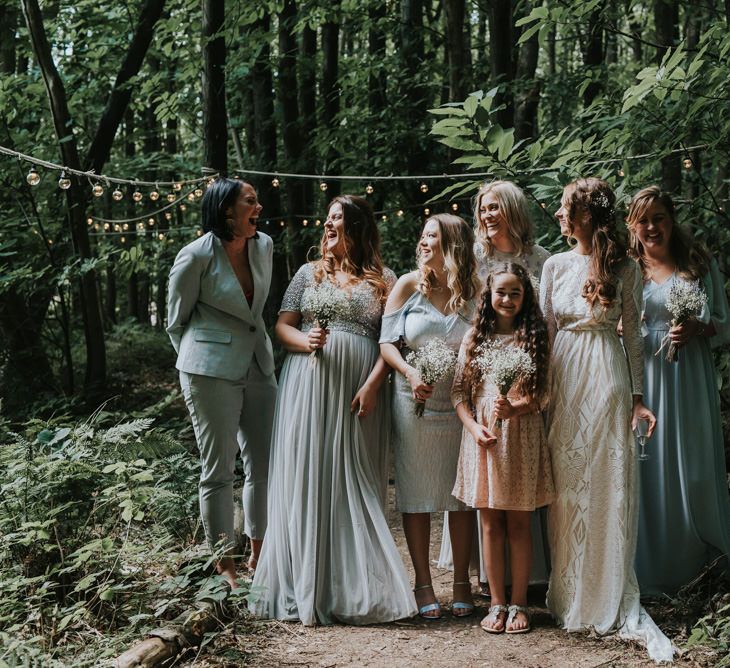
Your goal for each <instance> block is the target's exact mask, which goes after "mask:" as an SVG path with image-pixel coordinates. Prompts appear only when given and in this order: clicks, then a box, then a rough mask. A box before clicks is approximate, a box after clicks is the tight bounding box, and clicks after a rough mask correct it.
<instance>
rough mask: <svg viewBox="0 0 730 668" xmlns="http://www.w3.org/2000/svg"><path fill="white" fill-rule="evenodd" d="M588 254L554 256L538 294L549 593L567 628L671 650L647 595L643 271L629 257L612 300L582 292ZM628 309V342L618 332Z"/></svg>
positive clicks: (665, 655)
mask: <svg viewBox="0 0 730 668" xmlns="http://www.w3.org/2000/svg"><path fill="white" fill-rule="evenodd" d="M589 260H590V256H587V255H579V254H578V253H576V252H575V251H569V252H567V253H559V254H557V255H553V256H552V257H551V258H550V259H548V260H547V262H546V263H545V266H544V268H543V273H542V280H541V282H540V303H541V306H542V309H543V313H544V315H545V318H546V319H547V322H548V331H549V333H550V338H551V341H552V346H553V347H552V360H551V363H552V366H551V373H552V379H551V385H550V408H549V418H548V446H549V447H550V452H551V456H552V462H553V475H554V479H555V494H556V496H555V501H554V502H553V504H552V506H550V509H549V511H548V516H549V534H550V552H551V557H552V573H551V575H550V584H549V587H548V595H547V603H548V607H549V608H550V610H551V612H552V613H553V614H554V615H555V617H556V618H557V620H558V622H559V623H560V624H561V626H562V627H563V628H565V629H566V630H568V631H578V630H582V629H595V631H596V632H598V633H599V634H606V633H610V632H614V631H617V632H618V634H619V636H620V637H622V638H625V639H631V640H637V641H639V642H641V643H642V644H644V645H645V646H646V647H647V650H648V652H649V655H650V656H651V658H652V659H654V660H656V661H671V660H672V653H673V650H672V645H671V642H670V641H669V639H668V638H667V637H666V636H664V634H663V633H662V632H661V631H660V630H659V628H658V627H657V626H656V624H655V623H654V621H653V620H652V619H651V617H649V615H648V614H647V613H646V612H645V610H644V609H643V608H642V607H641V605H640V603H639V587H638V584H637V581H636V575H635V573H634V566H633V561H634V554H635V552H636V536H637V526H638V524H637V522H638V511H639V503H638V487H637V481H638V479H637V464H638V462H637V459H636V446H635V442H634V437H633V434H632V431H631V407H632V397H631V395H632V394H641V393H642V382H643V369H644V363H643V347H642V342H641V335H640V314H641V300H642V280H641V274H640V271H639V267H638V265H637V264H636V263H635V262H633V261H631V260H626V261H625V262H624V264H623V265H622V266H621V268H620V269H619V271H618V283H617V297H616V299H615V301H614V303H613V304H612V305H611V307H610V308H608V309H604V308H603V307H602V306H600V305H599V304H598V303H596V304H595V305H594V306H593V307H591V306H590V305H589V304H588V302H587V301H586V300H585V299H584V298H583V297H582V296H581V291H582V287H583V284H584V283H585V280H586V277H587V274H588V265H589ZM619 318H623V336H624V346H625V350H624V347H622V345H621V340H620V339H619V337H618V334H617V333H616V325H617V323H618V321H619Z"/></svg>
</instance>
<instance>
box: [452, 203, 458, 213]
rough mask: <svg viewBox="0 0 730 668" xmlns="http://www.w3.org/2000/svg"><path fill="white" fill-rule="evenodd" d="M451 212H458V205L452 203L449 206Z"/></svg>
mask: <svg viewBox="0 0 730 668" xmlns="http://www.w3.org/2000/svg"><path fill="white" fill-rule="evenodd" d="M451 210H452V211H458V210H459V205H458V204H457V203H456V202H454V203H453V204H452V205H451Z"/></svg>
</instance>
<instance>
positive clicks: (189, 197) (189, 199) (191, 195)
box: [188, 193, 195, 202]
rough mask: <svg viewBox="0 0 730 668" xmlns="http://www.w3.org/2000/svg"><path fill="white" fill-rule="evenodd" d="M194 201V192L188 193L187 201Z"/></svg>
mask: <svg viewBox="0 0 730 668" xmlns="http://www.w3.org/2000/svg"><path fill="white" fill-rule="evenodd" d="M194 201H195V193H188V202H194Z"/></svg>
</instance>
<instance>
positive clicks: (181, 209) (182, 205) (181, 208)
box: [180, 204, 188, 211]
mask: <svg viewBox="0 0 730 668" xmlns="http://www.w3.org/2000/svg"><path fill="white" fill-rule="evenodd" d="M187 208H188V207H186V206H185V205H184V204H181V205H180V211H185V210H186V209H187Z"/></svg>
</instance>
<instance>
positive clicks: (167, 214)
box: [165, 211, 172, 220]
mask: <svg viewBox="0 0 730 668" xmlns="http://www.w3.org/2000/svg"><path fill="white" fill-rule="evenodd" d="M165 219H166V220H172V214H171V213H170V212H169V211H165Z"/></svg>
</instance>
